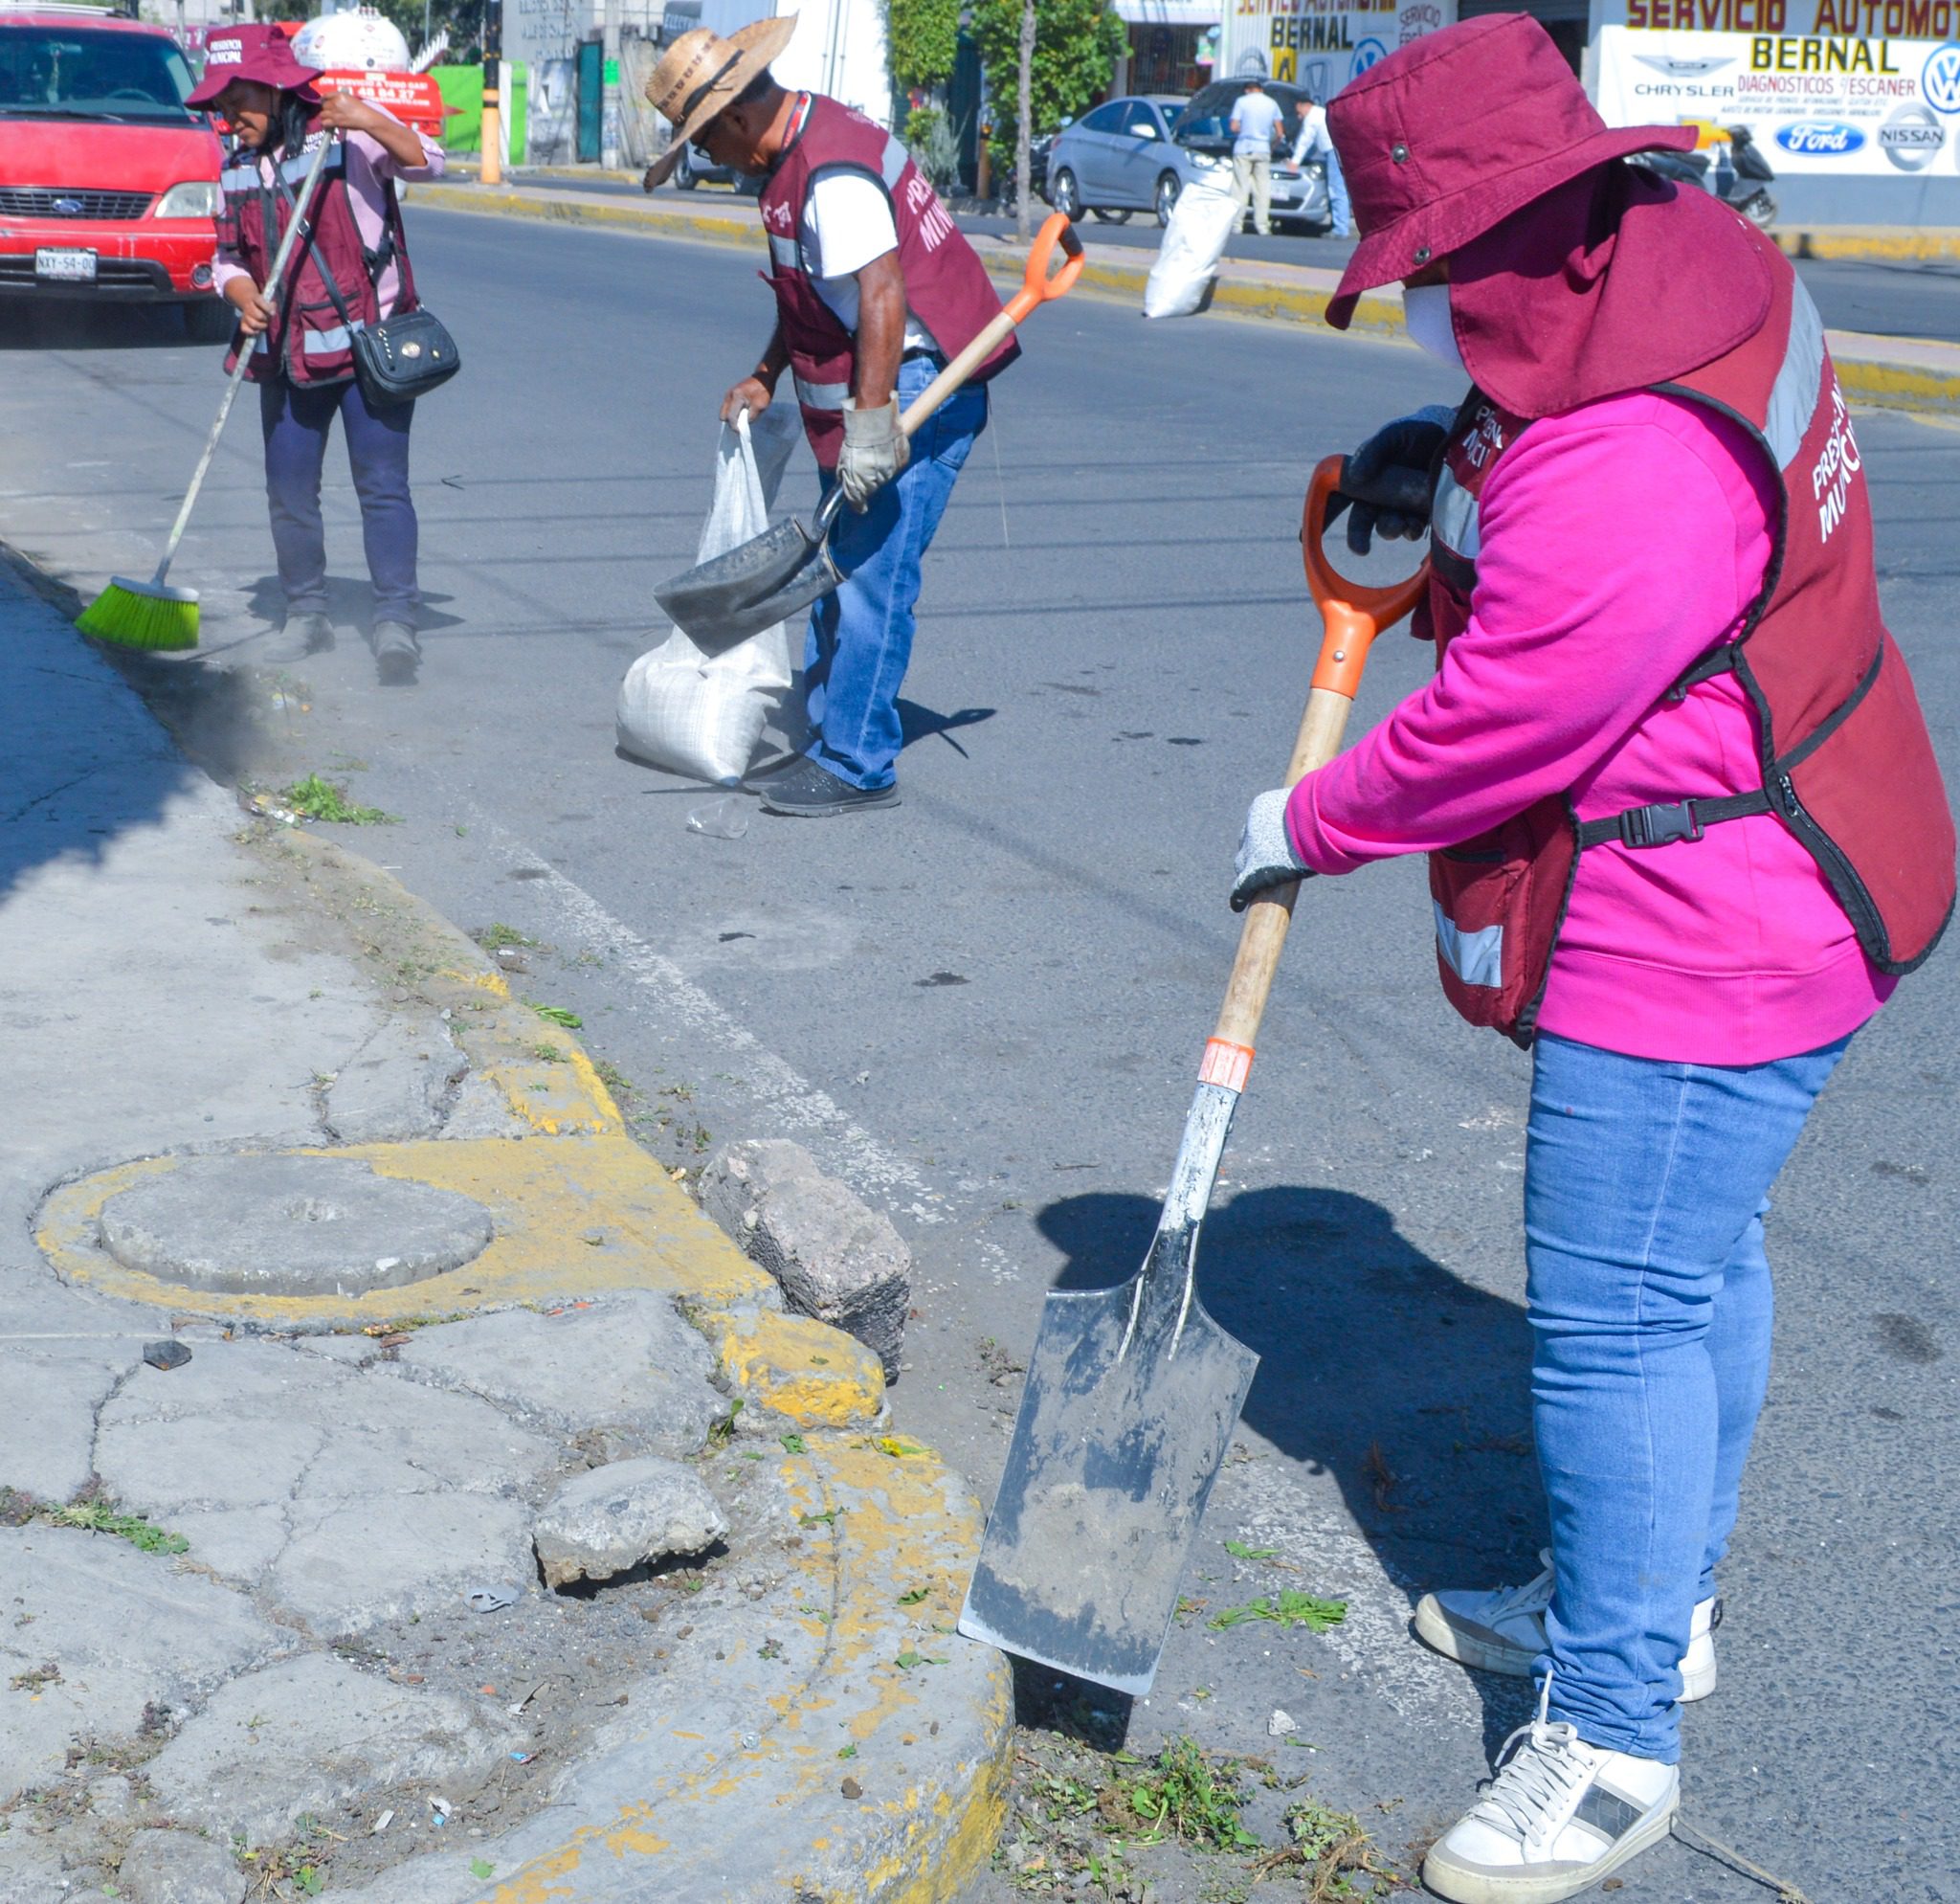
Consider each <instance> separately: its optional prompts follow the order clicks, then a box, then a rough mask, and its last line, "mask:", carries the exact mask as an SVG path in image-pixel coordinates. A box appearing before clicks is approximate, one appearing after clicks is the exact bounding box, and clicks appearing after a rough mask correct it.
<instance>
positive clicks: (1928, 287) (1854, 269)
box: [545, 177, 1960, 344]
mask: <svg viewBox="0 0 1960 1904" xmlns="http://www.w3.org/2000/svg"><path fill="white" fill-rule="evenodd" d="M545 182H546V183H548V184H549V185H550V186H551V187H552V188H553V189H554V190H576V191H590V192H594V193H598V194H601V195H617V196H622V197H629V198H637V197H638V196H639V195H640V194H639V191H638V189H637V188H636V187H635V186H633V185H630V184H625V183H622V182H621V181H620V180H617V179H607V178H599V177H593V178H590V179H568V178H563V177H553V178H551V179H550V180H548V181H545ZM654 195H655V197H656V199H657V201H658V202H659V203H661V204H663V205H665V204H672V205H673V206H675V207H676V209H678V210H702V211H710V212H712V211H720V210H723V209H724V208H725V207H726V206H727V205H728V204H729V203H730V202H731V201H732V200H733V198H734V193H732V192H731V191H729V190H726V189H725V188H724V187H719V186H701V187H698V188H696V190H693V191H691V192H687V191H680V190H677V189H676V188H675V187H673V186H662V187H661V188H660V190H658V191H657V192H656V193H655V194H654ZM744 202H746V201H744ZM1038 209H1039V211H1040V212H1041V213H1044V214H1045V213H1046V212H1047V210H1048V208H1047V207H1046V206H1045V205H1043V206H1040V207H1039V208H1038ZM958 222H959V225H960V229H961V230H962V231H967V232H987V233H991V234H992V235H994V236H996V237H1000V236H1011V235H1013V229H1014V221H1013V219H1012V218H992V217H983V216H980V215H977V214H974V213H964V212H963V213H960V214H959V219H958ZM1082 231H1083V233H1084V235H1086V236H1088V237H1089V238H1090V239H1092V240H1093V241H1094V242H1095V243H1097V244H1113V245H1122V246H1126V247H1130V248H1133V249H1138V250H1144V251H1150V252H1154V251H1155V250H1156V249H1157V246H1158V244H1159V243H1160V242H1161V240H1162V238H1163V235H1164V234H1163V232H1162V230H1161V229H1160V228H1159V227H1158V224H1157V221H1156V219H1155V218H1154V217H1153V216H1152V215H1151V214H1150V213H1147V212H1138V213H1132V215H1131V216H1130V218H1129V220H1128V222H1127V223H1125V224H1122V225H1115V224H1105V223H1104V222H1103V221H1102V220H1101V219H1099V218H1096V217H1094V216H1091V217H1089V218H1086V219H1084V220H1083V223H1082ZM1353 249H1354V241H1353V240H1352V239H1351V238H1324V237H1307V236H1304V235H1295V234H1292V233H1280V234H1277V235H1274V236H1272V237H1269V238H1262V237H1260V236H1258V234H1257V233H1252V232H1244V231H1241V232H1237V233H1236V234H1234V235H1233V238H1232V242H1231V244H1230V245H1229V246H1228V247H1227V251H1228V255H1229V256H1231V257H1233V258H1256V259H1260V260H1263V261H1264V262H1267V263H1271V264H1310V265H1316V266H1318V267H1319V268H1321V269H1322V270H1325V271H1338V270H1339V269H1340V268H1341V267H1342V266H1343V265H1344V264H1346V262H1347V261H1348V256H1349V254H1350V253H1351V252H1352V251H1353ZM1797 271H1798V274H1799V275H1800V276H1801V277H1802V279H1803V281H1804V282H1805V283H1806V284H1807V285H1808V286H1809V287H1810V293H1811V296H1812V297H1813V298H1815V300H1816V302H1817V308H1818V309H1819V310H1820V311H1822V313H1823V315H1824V322H1825V324H1826V325H1829V326H1830V327H1831V328H1832V329H1834V330H1863V331H1871V332H1874V333H1876V334H1878V335H1880V336H1886V337H1923V338H1934V339H1937V340H1940V341H1942V342H1944V343H1948V344H1960V264H1956V263H1954V262H1952V261H1950V260H1947V261H1938V260H1929V261H1925V262H1911V261H1904V260H1902V261H1898V262H1886V261H1883V260H1863V259H1844V260H1826V259H1822V258H1804V259H1803V260H1801V261H1800V262H1799V264H1798V265H1797Z"/></svg>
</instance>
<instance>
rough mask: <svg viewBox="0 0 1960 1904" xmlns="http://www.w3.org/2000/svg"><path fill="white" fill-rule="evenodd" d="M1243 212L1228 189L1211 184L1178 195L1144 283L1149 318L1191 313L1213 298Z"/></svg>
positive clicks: (1200, 308) (1187, 189)
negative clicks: (1221, 262)
mask: <svg viewBox="0 0 1960 1904" xmlns="http://www.w3.org/2000/svg"><path fill="white" fill-rule="evenodd" d="M1243 210H1244V208H1243V207H1242V206H1241V205H1240V204H1239V202H1238V200H1237V199H1236V198H1235V197H1234V196H1233V195H1232V194H1231V193H1230V192H1229V191H1215V190H1213V189H1212V187H1210V186H1208V185H1188V186H1186V187H1185V189H1184V190H1182V191H1180V192H1179V193H1178V194H1177V203H1176V204H1175V205H1174V206H1172V207H1171V210H1170V222H1169V224H1168V225H1167V226H1166V227H1165V228H1164V242H1163V243H1162V244H1161V245H1159V246H1158V248H1157V261H1156V263H1155V264H1153V265H1151V267H1150V279H1149V282H1148V283H1147V284H1146V285H1145V286H1144V315H1145V316H1146V317H1147V318H1159V317H1192V316H1194V315H1195V314H1196V313H1197V312H1199V311H1201V310H1203V309H1204V308H1205V306H1206V305H1207V304H1209V303H1210V302H1212V285H1213V282H1214V280H1215V278H1216V277H1217V273H1218V260H1219V259H1220V258H1223V257H1224V256H1225V245H1226V241H1227V240H1228V239H1229V238H1230V237H1231V236H1232V228H1233V227H1234V226H1235V225H1236V224H1237V222H1238V220H1239V217H1240V214H1241V213H1242V212H1243Z"/></svg>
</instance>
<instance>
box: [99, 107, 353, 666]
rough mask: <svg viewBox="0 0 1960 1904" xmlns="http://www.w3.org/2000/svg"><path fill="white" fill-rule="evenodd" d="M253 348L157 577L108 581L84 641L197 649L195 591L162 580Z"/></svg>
mask: <svg viewBox="0 0 1960 1904" xmlns="http://www.w3.org/2000/svg"><path fill="white" fill-rule="evenodd" d="M333 143H334V142H333V139H332V136H331V135H329V136H328V137H326V138H324V139H323V140H322V141H321V142H320V148H319V150H318V151H316V152H315V153H314V155H313V163H312V165H311V166H310V167H309V168H307V171H306V182H305V183H304V184H303V185H302V186H301V188H300V199H299V203H298V204H297V205H296V206H295V207H294V208H293V215H292V217H291V218H290V219H289V220H288V221H287V224H286V230H285V235H284V236H283V237H281V238H280V239H279V248H278V252H276V253H275V254H274V256H273V260H272V275H271V277H269V278H268V279H267V280H266V282H265V297H266V302H268V303H271V304H277V303H278V295H279V285H280V283H281V281H282V280H284V278H285V274H286V260H287V259H288V258H290V257H291V256H292V252H293V245H294V241H295V240H296V239H297V238H298V237H299V235H300V230H301V226H302V225H303V224H304V223H305V222H306V211H307V207H308V206H310V205H311V204H312V202H313V189H314V187H315V186H317V185H318V184H319V183H320V174H321V172H322V170H323V168H324V167H325V165H326V155H327V153H328V152H330V151H331V150H332V149H333ZM255 348H256V345H255V344H253V343H252V342H250V341H247V342H246V343H245V346H244V347H243V348H242V349H240V351H239V352H238V362H237V365H236V367H235V368H234V370H233V371H232V376H231V381H230V382H228V383H227V384H226V385H225V400H224V401H223V402H222V403H221V404H219V405H218V416H217V421H216V422H215V423H213V424H212V426H211V435H210V436H209V437H207V438H206V439H205V445H204V454H203V455H202V456H201V457H199V458H198V459H197V470H196V473H195V474H194V475H193V476H192V477H191V479H190V487H189V490H187V491H186V492H185V496H184V506H183V507H182V508H181V509H179V510H178V511H177V522H176V526H174V527H173V528H172V529H171V530H170V539H169V541H168V542H167V543H166V544H165V545H164V559H163V560H162V561H161V562H159V563H158V564H157V571H156V573H155V574H154V575H152V576H151V577H150V578H149V580H148V581H146V582H132V581H130V580H129V579H128V578H127V577H126V576H123V575H111V576H110V577H109V586H108V587H107V588H106V589H104V590H103V591H102V593H101V594H100V595H98V596H97V597H96V599H95V601H94V602H93V603H92V604H91V605H90V606H89V607H88V608H86V609H84V610H83V611H82V613H81V615H80V616H79V617H78V619H77V621H76V624H75V625H76V626H77V627H78V629H80V630H81V632H82V633H83V634H84V635H93V636H94V637H95V638H96V639H97V640H99V641H113V642H114V643H115V644H116V645H117V646H118V647H122V648H153V649H154V648H194V647H196V646H197V591H196V590H195V589H173V588H171V587H170V585H169V584H168V583H167V582H166V581H165V579H164V577H165V576H166V575H167V574H168V573H169V571H170V563H171V561H172V560H173V559H174V558H175V556H176V553H177V545H178V544H179V543H180V542H182V541H183V540H184V528H185V525H186V524H187V523H189V520H190V509H191V505H192V504H194V503H195V502H196V501H197V492H198V490H199V489H201V488H202V487H203V486H204V475H205V471H206V470H208V469H209V468H210V467H211V459H212V456H213V455H214V454H215V453H216V451H217V446H218V438H219V437H222V436H223V435H224V433H225V419H226V418H227V417H228V416H230V415H231V414H232V401H233V399H234V397H235V396H236V395H237V394H238V386H239V385H240V384H241V383H243V382H244V381H245V371H246V369H247V367H248V366H249V365H250V364H251V362H252V355H253V351H254V349H255Z"/></svg>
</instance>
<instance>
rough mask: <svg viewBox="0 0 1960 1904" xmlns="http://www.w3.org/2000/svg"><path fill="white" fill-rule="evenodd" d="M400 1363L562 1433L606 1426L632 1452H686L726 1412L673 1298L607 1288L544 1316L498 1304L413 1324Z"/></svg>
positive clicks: (708, 1357)
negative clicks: (435, 1322)
mask: <svg viewBox="0 0 1960 1904" xmlns="http://www.w3.org/2000/svg"><path fill="white" fill-rule="evenodd" d="M400 1366H401V1367H402V1368H404V1369H407V1370H411V1371H412V1372H414V1373H415V1374H416V1375H419V1376H420V1377H422V1378H425V1379H427V1380H429V1381H432V1382H434V1383H436V1384H438V1385H440V1386H442V1387H444V1388H457V1389H463V1390H465V1391H467V1392H468V1393H470V1394H472V1395H476V1396H479V1397H480V1398H481V1399H482V1400H486V1401H489V1402H493V1403H495V1404H496V1405H498V1406H499V1407H503V1408H510V1409H514V1410H516V1411H518V1412H519V1413H521V1414H523V1415H525V1416H528V1417H530V1418H532V1419H533V1420H535V1421H537V1422H542V1423H544V1424H546V1425H547V1426H549V1427H551V1428H554V1429H556V1430H557V1431H558V1432H560V1433H561V1434H564V1435H566V1436H572V1435H576V1434H579V1433H582V1432H585V1431H587V1430H592V1429H618V1430H620V1431H622V1433H623V1436H624V1438H625V1439H626V1440H627V1441H629V1442H637V1443H639V1444H640V1445H638V1446H635V1447H633V1449H632V1452H634V1453H635V1454H638V1453H642V1452H651V1453H659V1454H694V1453H696V1452H697V1451H698V1450H699V1449H700V1448H701V1447H702V1445H703V1444H704V1443H705V1442H706V1440H707V1438H708V1430H709V1429H710V1428H712V1427H713V1426H714V1425H715V1423H716V1422H721V1421H724V1420H725V1419H726V1418H727V1415H728V1402H727V1400H726V1398H725V1397H724V1396H723V1395H722V1394H721V1393H720V1392H719V1391H718V1390H717V1389H716V1388H715V1387H714V1386H713V1385H712V1383H711V1382H710V1379H709V1378H710V1377H711V1376H712V1374H713V1372H714V1366H715V1358H714V1352H713V1350H712V1349H710V1348H709V1346H708V1344H707V1342H706V1340H705V1339H704V1338H703V1337H702V1334H701V1333H700V1332H699V1331H698V1330H696V1329H695V1328H694V1327H693V1326H692V1325H691V1324H689V1323H688V1322H687V1321H685V1320H684V1319H683V1318H682V1316H681V1315H680V1312H679V1310H677V1309H676V1308H675V1306H674V1304H673V1302H672V1301H671V1300H670V1299H669V1298H668V1297H666V1296H662V1295H656V1294H653V1293H652V1292H651V1291H643V1290H634V1291H631V1292H628V1293H625V1294H620V1295H615V1296H608V1297H605V1298H603V1299H602V1300H600V1301H597V1302H595V1303H593V1304H592V1305H591V1306H590V1308H587V1309H567V1310H563V1311H562V1312H561V1313H559V1314H556V1315H551V1314H540V1313H539V1312H537V1311H535V1310H504V1311H502V1312H501V1313H499V1314H496V1315H479V1316H473V1317H472V1318H471V1319H470V1320H469V1321H467V1322H452V1323H447V1324H445V1325H444V1326H443V1327H441V1328H439V1329H424V1330H418V1331H417V1332H416V1334H415V1339H414V1340H413V1341H412V1342H410V1343H407V1344H405V1345H404V1346H403V1348H402V1351H401V1360H400Z"/></svg>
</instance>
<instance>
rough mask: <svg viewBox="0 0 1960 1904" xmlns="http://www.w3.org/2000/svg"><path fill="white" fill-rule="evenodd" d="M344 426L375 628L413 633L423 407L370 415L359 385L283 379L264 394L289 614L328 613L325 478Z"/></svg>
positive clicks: (268, 489)
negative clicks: (333, 433) (415, 448)
mask: <svg viewBox="0 0 1960 1904" xmlns="http://www.w3.org/2000/svg"><path fill="white" fill-rule="evenodd" d="M336 415H338V416H339V417H340V419H341V430H342V433H343V434H344V435H345V437H346V439H347V467H348V468H349V469H350V470H351V471H352V472H353V478H354V493H355V494H356V495H357V496H359V497H360V499H361V538H362V541H363V543H364V544H365V545H366V547H367V575H368V579H369V580H370V581H371V582H372V583H373V584H374V619H375V620H376V621H405V622H407V623H408V624H409V625H410V626H411V627H413V626H414V621H415V605H416V603H417V602H418V601H420V599H421V595H420V593H419V591H418V590H417V589H416V587H415V538H416V526H415V504H414V503H413V501H412V499H411V497H410V495H409V426H410V424H411V423H412V422H413V421H414V415H415V406H414V405H413V404H412V403H404V404H400V405H395V406H390V408H388V409H386V410H369V409H368V408H367V403H366V402H365V401H364V400H363V398H362V395H361V387H360V385H359V384H357V383H352V382H349V383H345V384H324V385H321V384H312V385H306V386H303V387H301V386H298V385H294V384H291V383H288V382H287V381H286V379H285V378H284V377H280V378H278V380H277V381H276V382H273V383H266V384H260V385H259V387H258V416H259V424H260V427H261V429H262V430H263V432H264V436H265V494H266V501H267V502H268V503H269V504H270V505H271V509H272V546H273V549H274V552H275V553H276V554H277V556H278V565H279V586H280V588H281V589H283V590H284V591H285V595H286V613H287V614H288V615H312V614H323V613H324V612H325V610H326V532H325V529H324V528H323V526H322V524H321V520H320V473H321V470H322V468H323V466H324V464H325V462H326V438H327V434H328V432H329V431H330V430H331V429H332V428H333V419H334V417H335V416H336Z"/></svg>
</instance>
